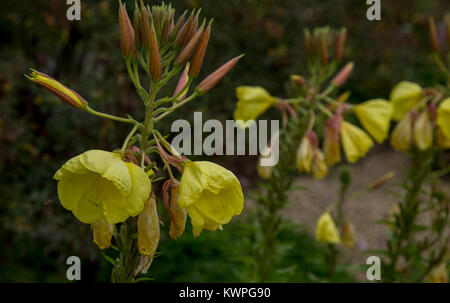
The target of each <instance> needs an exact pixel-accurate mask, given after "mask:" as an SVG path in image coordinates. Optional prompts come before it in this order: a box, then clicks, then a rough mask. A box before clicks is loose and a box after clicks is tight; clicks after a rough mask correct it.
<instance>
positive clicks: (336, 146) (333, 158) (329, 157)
mask: <svg viewBox="0 0 450 303" xmlns="http://www.w3.org/2000/svg"><path fill="white" fill-rule="evenodd" d="M341 120H342V117H341V116H334V117H331V118H330V119H328V120H327V121H326V122H325V125H324V130H323V138H324V140H323V151H324V154H325V161H326V164H327V165H328V166H331V165H333V164H335V163H339V162H341V145H340V143H339V132H340V130H341Z"/></svg>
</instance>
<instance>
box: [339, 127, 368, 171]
mask: <svg viewBox="0 0 450 303" xmlns="http://www.w3.org/2000/svg"><path fill="white" fill-rule="evenodd" d="M341 139H342V145H343V147H344V152H345V155H346V156H347V159H348V161H349V162H351V163H353V162H356V161H357V160H358V159H359V158H361V157H364V156H365V155H366V154H367V152H368V151H369V149H370V148H371V147H372V146H373V141H372V139H371V138H370V137H369V136H368V135H367V133H366V132H365V131H363V130H362V129H360V128H359V127H357V126H354V125H353V124H350V123H348V122H345V121H342V125H341Z"/></svg>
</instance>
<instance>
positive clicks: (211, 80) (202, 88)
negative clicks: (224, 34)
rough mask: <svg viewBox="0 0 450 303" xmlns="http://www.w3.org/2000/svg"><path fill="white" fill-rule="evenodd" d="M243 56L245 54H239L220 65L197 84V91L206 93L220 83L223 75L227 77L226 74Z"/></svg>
mask: <svg viewBox="0 0 450 303" xmlns="http://www.w3.org/2000/svg"><path fill="white" fill-rule="evenodd" d="M243 56H244V55H240V56H237V57H235V58H233V59H231V60H230V61H228V62H227V63H225V64H224V65H222V66H221V67H219V68H218V69H217V70H216V71H215V72H213V73H212V74H211V75H209V76H208V77H206V79H205V80H203V81H202V82H201V83H200V84H199V85H198V86H197V91H199V92H200V93H201V94H204V93H206V92H208V91H209V90H210V89H211V88H213V87H214V86H216V84H217V83H219V81H220V80H222V78H223V77H225V75H226V74H227V73H228V72H229V71H230V70H231V69H232V68H233V67H234V66H235V65H236V63H237V62H238V61H239V60H240V59H241V58H242V57H243Z"/></svg>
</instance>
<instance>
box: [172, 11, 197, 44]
mask: <svg viewBox="0 0 450 303" xmlns="http://www.w3.org/2000/svg"><path fill="white" fill-rule="evenodd" d="M193 14H194V11H192V12H191V15H190V16H189V18H188V19H187V21H186V22H185V23H184V25H183V26H182V27H181V29H180V31H179V32H178V33H177V37H176V38H175V46H176V47H177V48H178V49H181V48H182V47H183V46H184V45H185V44H186V41H187V39H188V35H189V33H190V31H191V25H192V22H193V19H194V15H193Z"/></svg>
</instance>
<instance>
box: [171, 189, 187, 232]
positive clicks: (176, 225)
mask: <svg viewBox="0 0 450 303" xmlns="http://www.w3.org/2000/svg"><path fill="white" fill-rule="evenodd" d="M179 192H180V188H179V184H173V185H172V186H171V187H170V202H169V209H170V213H171V220H170V231H169V236H170V237H171V238H172V239H177V238H179V237H181V235H182V234H183V233H184V229H185V226H186V219H187V212H186V210H185V209H184V208H181V207H180V205H179V204H178V194H179Z"/></svg>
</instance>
